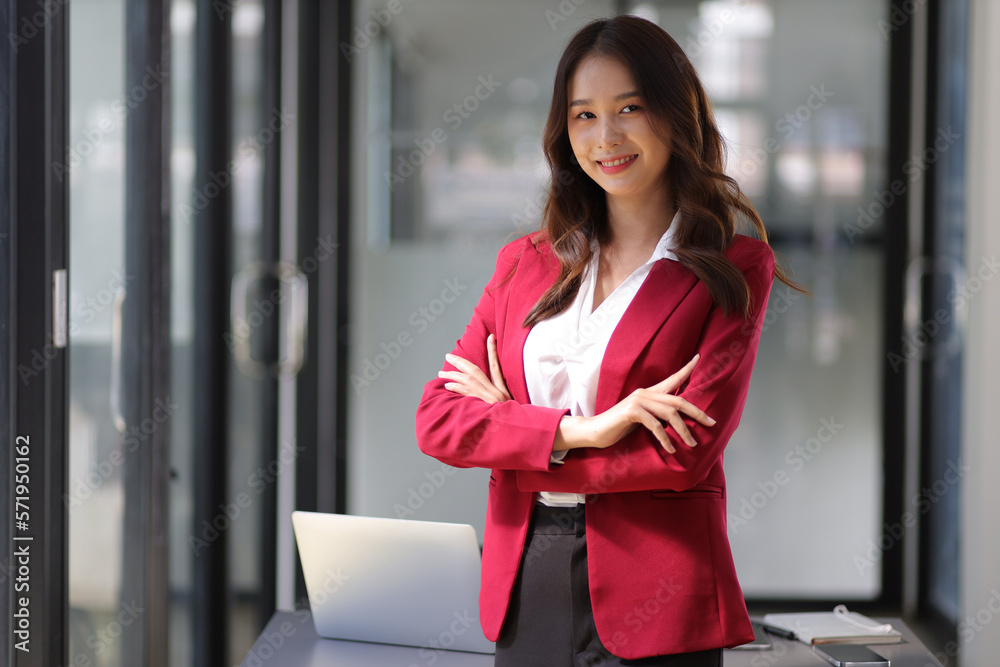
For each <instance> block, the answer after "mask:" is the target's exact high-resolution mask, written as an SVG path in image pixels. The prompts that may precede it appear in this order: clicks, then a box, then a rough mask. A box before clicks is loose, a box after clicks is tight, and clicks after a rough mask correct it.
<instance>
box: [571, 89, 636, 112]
mask: <svg viewBox="0 0 1000 667" xmlns="http://www.w3.org/2000/svg"><path fill="white" fill-rule="evenodd" d="M630 97H640V95H639V91H638V90H630V91H629V92H627V93H621V94H619V95H615V102H623V101H625V100H627V99H628V98H630ZM593 103H594V101H593V100H590V99H586V100H573V101H572V102H570V103H569V106H570V107H571V108H572V107H583V106H588V105H590V104H593Z"/></svg>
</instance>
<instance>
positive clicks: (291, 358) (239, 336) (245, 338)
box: [230, 262, 309, 378]
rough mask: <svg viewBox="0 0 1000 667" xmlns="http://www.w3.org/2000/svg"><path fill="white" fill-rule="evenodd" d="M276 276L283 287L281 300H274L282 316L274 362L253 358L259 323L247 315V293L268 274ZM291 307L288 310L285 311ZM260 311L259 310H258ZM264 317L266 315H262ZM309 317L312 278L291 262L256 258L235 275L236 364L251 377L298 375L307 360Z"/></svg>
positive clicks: (232, 311) (232, 321)
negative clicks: (251, 349)
mask: <svg viewBox="0 0 1000 667" xmlns="http://www.w3.org/2000/svg"><path fill="white" fill-rule="evenodd" d="M268 276H270V277H274V278H276V279H277V280H278V281H279V283H280V285H281V287H280V289H281V291H282V296H281V299H280V303H273V302H272V303H271V305H272V307H273V309H274V310H273V312H272V313H271V314H270V315H268V317H270V316H273V315H274V313H277V315H278V317H279V328H278V332H279V353H278V359H277V360H276V361H275V362H273V363H264V362H261V361H258V360H256V359H254V358H253V355H252V354H251V351H250V336H251V334H252V333H253V330H254V329H255V328H256V327H257V326H259V325H254V322H253V321H252V320H251V316H248V315H247V297H248V296H249V292H250V286H251V285H253V284H254V283H256V282H258V281H260V280H261V279H262V278H265V277H268ZM286 309H287V313H286V312H285V311H286ZM258 315H259V314H258ZM259 317H260V318H261V321H263V318H264V317H265V316H263V315H259ZM308 317H309V282H308V280H307V279H306V276H305V274H304V273H302V271H300V270H299V267H298V266H296V265H295V264H293V263H291V262H278V263H275V264H270V263H268V262H254V263H252V264H248V265H247V266H246V267H244V268H243V269H242V270H240V271H239V272H238V273H237V274H236V275H234V276H233V283H232V290H231V295H230V340H231V343H232V344H231V345H230V349H231V350H232V353H233V358H234V359H235V360H236V367H237V368H239V369H240V372H241V373H243V374H244V375H246V376H247V377H250V378H261V377H264V376H267V375H272V376H275V377H280V378H292V377H295V376H296V375H297V374H298V372H299V371H300V370H301V369H302V364H303V363H305V350H306V332H307V328H308V327H307V325H308Z"/></svg>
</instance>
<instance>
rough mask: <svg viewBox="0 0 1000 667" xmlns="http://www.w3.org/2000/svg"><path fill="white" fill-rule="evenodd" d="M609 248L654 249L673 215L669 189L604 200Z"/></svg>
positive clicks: (624, 249) (610, 197)
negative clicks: (606, 211)
mask: <svg viewBox="0 0 1000 667" xmlns="http://www.w3.org/2000/svg"><path fill="white" fill-rule="evenodd" d="M607 203H608V230H609V232H610V233H609V237H610V245H612V246H614V247H616V248H618V249H620V250H623V251H626V252H627V251H630V250H636V251H644V250H646V249H649V251H650V252H652V249H653V248H655V247H656V244H657V242H659V240H660V237H662V236H663V233H664V232H666V231H667V228H668V227H670V222H671V220H673V217H674V213H675V212H676V210H675V208H674V206H673V196H672V193H671V189H670V187H669V185H666V184H664V186H663V187H662V188H660V189H659V190H657V191H656V192H655V193H653V194H652V196H650V195H649V194H648V193H645V194H643V195H642V196H633V197H627V196H615V195H611V194H609V195H608V196H607Z"/></svg>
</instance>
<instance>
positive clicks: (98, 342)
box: [55, 0, 155, 667]
mask: <svg viewBox="0 0 1000 667" xmlns="http://www.w3.org/2000/svg"><path fill="white" fill-rule="evenodd" d="M124 19H125V3H124V1H123V0H82V1H81V2H78V3H74V4H73V11H72V12H71V13H70V21H69V33H70V34H69V45H70V57H69V62H70V63H71V66H70V78H69V81H70V83H69V100H70V101H69V115H70V117H69V145H70V150H69V154H68V155H67V156H66V162H65V164H64V165H56V167H55V168H56V169H57V170H61V171H62V173H63V177H64V178H68V179H69V197H70V204H69V205H70V210H69V239H70V243H69V254H70V259H69V266H70V270H69V324H70V328H69V342H70V350H71V351H72V352H71V354H70V355H69V369H68V372H69V458H68V461H69V463H68V465H69V474H68V486H67V489H66V493H65V496H64V500H65V502H66V505H67V510H68V521H69V604H70V619H69V620H70V628H69V630H70V646H69V651H70V653H69V655H70V663H71V664H91V665H97V666H98V667H113V666H117V665H120V664H121V662H120V649H121V646H120V641H119V638H120V637H121V636H122V634H123V633H125V632H128V628H129V626H130V624H131V622H132V621H134V620H135V618H136V613H137V611H136V610H134V609H127V608H126V607H125V605H123V604H122V600H121V586H122V552H123V514H122V511H123V510H122V508H123V503H124V487H123V484H122V474H123V470H124V466H123V463H124V453H125V451H126V449H125V448H126V447H131V448H133V449H132V450H131V451H134V447H135V446H138V445H139V444H140V443H139V442H137V441H135V437H134V436H133V438H132V441H128V440H123V437H122V433H121V432H119V430H118V429H119V428H120V427H121V428H124V420H123V419H122V417H121V413H120V405H121V403H120V400H119V389H120V387H119V376H118V371H119V369H120V361H121V356H120V352H121V347H120V342H121V339H120V335H119V333H120V327H121V304H122V303H123V299H124V298H125V294H126V291H127V290H128V288H129V280H130V276H128V275H126V274H125V270H124V267H125V258H124V234H125V227H124V210H125V123H126V121H127V117H128V113H129V111H130V109H132V108H134V105H136V104H141V103H142V100H141V99H140V98H141V97H144V95H143V94H142V93H141V91H140V92H138V93H137V94H131V95H126V94H124V92H123V91H124V90H125V28H124ZM154 85H155V84H154Z"/></svg>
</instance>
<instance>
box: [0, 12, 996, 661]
mask: <svg viewBox="0 0 1000 667" xmlns="http://www.w3.org/2000/svg"><path fill="white" fill-rule="evenodd" d="M618 12H632V13H636V14H639V15H642V16H646V17H648V18H650V19H652V20H655V21H657V22H658V23H659V24H660V25H661V26H663V27H664V28H665V29H666V30H667V31H668V32H670V33H671V34H672V35H673V36H674V37H675V38H676V39H677V40H678V41H679V42H680V43H681V45H682V46H683V47H684V48H685V50H686V51H687V53H688V54H689V56H690V57H691V58H692V61H693V62H694V64H695V66H696V68H697V69H698V71H699V73H700V75H701V76H702V78H703V81H704V82H705V84H706V87H707V89H708V92H709V95H710V97H711V99H712V100H713V103H714V105H715V108H716V112H717V114H718V118H719V121H720V125H721V127H722V129H723V132H724V134H725V136H726V138H727V139H728V141H729V144H730V148H731V153H730V159H729V163H728V165H729V166H728V169H729V172H730V173H731V174H733V175H734V176H735V177H736V178H737V179H738V180H739V181H740V183H741V185H742V186H743V187H744V189H745V190H746V191H747V193H748V194H749V195H750V197H751V199H752V200H753V202H754V203H755V205H756V206H757V207H758V209H759V211H760V212H761V215H762V217H763V219H764V221H765V224H767V226H768V228H769V230H770V232H771V234H772V242H773V244H774V246H775V248H776V250H778V252H779V253H781V255H782V257H783V258H784V260H785V261H786V263H787V265H788V266H789V267H791V268H792V269H793V270H794V272H795V275H796V277H797V278H798V279H799V280H801V281H802V282H803V283H804V284H805V285H806V286H807V287H808V288H809V289H810V290H811V291H812V293H813V294H812V296H808V297H806V296H801V295H798V294H796V293H794V292H790V291H789V290H787V289H786V288H784V287H783V286H781V285H780V284H779V285H778V286H776V287H775V289H774V291H773V293H772V295H771V300H770V303H769V312H768V318H767V320H766V331H765V334H764V336H763V338H762V343H761V349H760V353H759V356H758V362H757V367H756V370H755V374H754V380H753V389H752V391H751V393H750V399H749V401H748V404H747V407H746V411H745V414H744V418H743V422H742V424H741V427H740V429H739V430H738V432H737V434H736V435H735V436H734V438H733V440H732V442H731V443H730V445H729V447H728V449H727V453H726V472H727V477H728V482H729V513H730V526H729V533H730V539H731V541H732V544H733V548H734V555H735V558H736V564H737V569H738V571H739V574H740V578H741V582H742V584H743V586H744V592H745V594H746V596H747V599H748V603H749V604H750V606H751V611H754V610H770V609H778V608H780V609H829V608H831V607H832V606H834V605H835V604H839V603H847V604H848V605H849V606H850V607H851V608H852V609H855V608H856V609H859V610H862V611H868V612H871V613H873V614H875V613H884V614H890V615H903V616H904V617H906V618H908V619H913V621H914V624H915V626H917V627H919V628H920V629H921V631H922V633H923V637H924V639H925V641H927V642H928V643H929V645H931V646H933V647H935V650H939V651H940V655H939V656H938V659H939V660H940V661H941V662H942V663H943V664H945V665H954V664H962V665H985V664H989V662H988V660H989V658H988V657H987V656H991V655H994V654H995V652H997V651H1000V637H998V635H1000V632H997V627H996V626H995V625H991V622H992V620H993V616H994V615H995V613H994V612H992V609H993V608H994V607H996V606H997V605H998V604H1000V594H998V593H996V590H997V587H1000V566H998V565H997V564H996V563H997V562H1000V561H998V559H997V556H998V555H1000V530H998V529H997V528H996V527H995V525H996V522H995V521H994V520H993V517H992V515H991V511H990V508H991V507H994V506H995V505H996V502H997V492H996V490H995V489H996V485H995V484H993V483H991V480H992V477H993V475H994V473H995V472H996V471H997V470H1000V462H998V461H997V459H996V457H997V454H996V453H995V449H994V448H993V447H991V445H992V444H993V440H994V439H995V438H994V436H993V433H995V432H996V429H997V426H998V423H997V416H996V410H995V405H993V404H992V403H991V402H990V400H991V396H993V395H995V393H994V392H993V390H992V386H991V385H992V382H991V380H992V379H993V378H995V377H996V371H997V370H1000V369H998V368H997V366H998V365H1000V354H998V352H997V351H996V349H995V348H994V347H993V346H992V345H991V344H990V341H993V340H996V339H997V338H996V335H997V334H998V333H1000V331H998V330H1000V322H998V321H997V317H998V313H1000V308H998V306H1000V304H997V301H998V300H1000V297H998V290H997V287H996V285H995V284H994V283H993V282H992V277H993V276H994V275H995V273H996V271H997V266H996V264H995V253H994V249H996V248H998V247H1000V238H998V232H997V231H996V225H995V224H993V217H994V213H993V210H994V208H995V207H994V206H993V205H995V204H996V203H997V201H996V197H997V195H996V192H995V188H993V187H992V183H993V182H994V179H993V178H991V177H992V176H996V175H997V168H996V166H995V165H994V164H993V161H992V160H991V153H992V152H993V151H992V150H991V149H996V148H1000V136H998V133H997V130H996V129H995V127H993V126H992V124H991V122H990V119H991V118H996V117H997V113H998V112H1000V98H998V92H997V90H996V87H995V85H991V83H992V81H994V80H995V78H996V75H997V72H998V71H1000V61H998V60H1000V50H998V47H997V46H995V45H994V44H991V43H990V41H989V40H988V37H989V36H990V35H993V34H997V31H1000V7H998V5H997V3H995V2H992V0H953V1H950V2H949V1H946V0H923V1H916V0H892V1H890V0H879V1H875V0H837V1H833V0H702V1H697V0H658V1H655V2H631V1H610V0H608V1H599V0H586V1H584V0H562V1H556V0H552V1H544V2H537V1H535V0H504V1H503V2H499V1H498V0H471V1H468V2H466V1H463V2H457V1H454V0H389V1H383V0H370V1H369V0H357V1H356V2H332V1H331V2H321V1H320V0H294V1H289V2H278V1H271V0H258V1H250V0H245V1H244V0H221V1H220V0H215V1H209V0H202V1H184V0H174V1H173V2H168V1H165V0H164V1H161V2H150V1H148V0H147V1H138V0H75V1H74V2H63V3H49V4H38V3H31V2H15V1H12V2H10V3H8V4H7V6H6V11H5V13H4V16H3V21H5V25H4V28H5V30H4V32H5V33H6V34H8V35H10V36H11V39H9V40H8V45H7V48H6V51H5V58H4V60H3V63H4V73H5V77H4V80H3V84H2V85H3V86H4V88H3V93H4V98H5V99H6V100H7V101H8V102H9V103H8V104H6V105H5V108H4V112H5V114H6V115H5V116H4V118H3V122H2V124H3V126H4V135H3V136H4V140H3V141H4V143H3V144H2V151H3V159H4V165H5V176H6V178H5V179H4V184H3V186H2V187H3V189H2V199H0V201H2V202H3V206H4V211H5V216H4V220H3V223H2V225H3V227H2V228H0V267H2V268H3V271H4V275H5V277H6V278H7V279H5V281H4V283H3V286H2V288H0V305H2V307H3V308H4V311H3V313H4V315H3V320H2V323H0V324H2V327H0V348H2V349H3V354H2V355H0V364H3V366H2V368H3V370H4V372H5V373H4V377H5V378H6V379H5V381H4V383H2V385H0V386H2V389H0V392H2V393H0V397H2V401H0V424H4V425H5V428H6V429H7V432H6V433H5V437H7V438H8V440H9V441H10V442H12V443H13V442H15V439H16V438H17V436H19V435H30V437H31V443H32V445H31V448H30V456H29V458H30V466H31V470H32V482H31V488H30V491H31V497H32V510H31V518H32V522H31V525H32V527H33V528H32V530H35V531H38V532H37V536H38V538H39V539H38V541H37V542H36V543H35V544H34V547H35V551H34V552H33V560H32V563H33V565H32V567H33V568H34V569H33V570H32V577H33V579H32V591H33V592H32V596H31V600H30V605H31V607H30V608H31V610H32V618H33V619H35V621H34V623H35V624H34V625H33V626H32V627H33V632H34V633H35V634H34V635H33V636H34V637H35V638H36V641H38V642H39V645H38V651H36V652H34V653H33V654H31V655H23V654H21V653H19V652H16V651H15V649H14V642H15V640H16V636H15V635H14V634H13V629H15V626H16V621H14V620H11V621H10V623H11V630H12V632H10V633H7V634H6V635H5V637H4V638H2V639H0V651H2V652H3V654H4V655H5V656H9V657H10V662H9V664H12V665H18V666H20V665H50V664H52V665H54V664H93V665H101V666H106V667H111V666H117V665H167V664H170V665H218V664H223V663H225V662H226V661H228V662H229V663H231V664H235V663H238V662H239V661H240V659H241V658H242V656H243V655H244V654H245V653H246V651H247V649H248V648H249V647H250V645H251V644H252V642H253V640H254V638H255V637H256V635H257V633H258V632H259V630H260V629H261V628H262V627H263V624H264V623H265V622H266V621H267V619H268V618H269V617H270V615H271V613H272V612H273V610H274V609H275V608H285V609H288V608H292V607H294V606H296V605H300V604H302V602H303V600H304V598H303V595H304V589H303V586H302V581H301V577H300V575H299V574H298V570H297V567H298V566H297V563H296V553H295V548H294V540H293V538H292V534H291V524H290V519H289V513H290V512H291V510H292V509H296V508H299V509H318V510H321V511H340V512H350V513H355V514H365V515H373V516H389V517H401V518H412V519H421V520H436V521H460V522H466V523H471V524H473V525H474V526H476V527H477V530H479V531H480V534H481V527H482V524H483V520H484V514H485V503H486V493H485V488H486V480H487V474H488V473H487V472H486V471H481V470H462V471H457V470H455V469H452V468H448V467H446V466H442V465H441V464H440V463H438V462H436V461H434V460H432V459H429V458H427V457H425V456H423V455H422V454H421V453H420V452H419V451H418V450H417V448H416V445H415V440H414V436H413V428H412V420H413V413H414V410H415V408H416V403H417V401H418V399H419V395H420V391H421V388H422V385H423V383H424V382H425V381H426V380H428V379H430V378H431V377H433V375H434V373H435V372H436V371H437V370H438V369H439V367H440V365H441V363H442V359H443V355H444V353H445V352H446V351H448V350H450V348H451V346H452V344H453V342H454V340H455V339H456V338H458V336H459V335H460V333H461V331H462V328H463V327H464V326H465V324H466V322H467V321H468V319H469V316H470V314H471V311H472V308H473V306H474V305H475V303H476V300H477V299H478V296H479V294H480V292H481V290H482V287H483V286H484V285H485V283H486V280H487V279H488V277H489V275H490V274H491V272H492V269H493V261H494V258H495V255H496V251H497V249H498V248H499V247H500V245H501V244H502V243H504V242H505V241H506V240H509V239H512V238H514V237H516V236H518V235H521V234H524V233H527V232H528V231H531V230H533V229H535V228H537V225H538V221H539V216H540V210H541V205H542V201H543V200H542V193H543V188H544V183H545V178H546V174H545V169H544V163H543V160H542V155H541V149H540V135H541V129H542V126H543V123H544V117H545V114H546V111H547V105H548V101H549V97H550V93H551V90H550V87H551V79H552V75H553V72H554V69H555V63H556V61H557V59H558V57H559V55H560V52H561V49H562V46H563V45H564V44H565V42H566V40H567V39H568V38H569V36H570V35H571V34H572V33H573V32H574V31H575V30H576V29H577V28H578V27H579V26H580V25H582V24H583V23H585V22H586V21H588V20H590V19H592V18H595V17H598V16H606V15H609V14H614V13H618ZM991 31H992V32H991ZM61 269H66V274H65V281H66V282H65V284H64V283H62V282H61V281H62V280H63V279H64V278H62V277H58V276H59V275H60V274H58V271H59V270H61ZM63 285H64V286H65V288H64V289H63V287H62V286H63ZM62 299H65V307H64V309H60V307H58V304H60V303H61V300H62ZM53 302H55V307H54V304H53ZM60 313H65V315H64V316H65V318H66V319H65V323H64V327H63V329H64V332H65V335H66V341H65V343H62V344H60V343H61V341H60V340H59V336H58V335H55V332H57V331H58V330H59V329H60V321H61V320H60ZM15 458H16V457H15V455H14V453H13V452H12V454H11V457H10V459H9V460H7V461H5V462H4V464H3V465H4V466H5V467H4V470H3V473H4V475H3V478H2V479H0V488H3V489H4V492H5V493H7V494H8V497H11V498H13V497H14V496H15V495H17V494H19V493H20V492H19V491H17V488H16V486H17V485H16V484H15V483H14V474H15V473H16V472H17V462H16V461H15ZM8 473H9V474H8ZM0 527H2V528H3V530H4V531H5V533H4V534H5V535H11V536H12V535H15V534H17V531H18V528H17V525H16V524H15V522H14V519H13V517H10V516H4V517H3V518H0ZM8 544H10V545H12V546H11V547H10V553H8V554H5V557H6V560H3V557H0V564H5V567H3V568H2V570H0V576H2V577H3V579H4V582H5V583H4V587H3V588H2V589H0V590H2V592H0V595H2V596H3V600H4V602H5V603H6V604H7V606H8V608H10V609H14V608H15V605H16V602H17V599H16V598H17V595H16V594H15V592H14V590H13V584H14V583H15V580H16V576H15V575H16V573H17V569H16V562H17V561H16V558H15V553H16V552H15V548H16V547H15V546H13V545H14V542H13V541H12V540H8ZM994 599H995V601H994ZM970 619H972V622H971V623H970ZM977 628H978V629H977ZM42 643H44V647H43V646H42V645H41V644H42Z"/></svg>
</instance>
